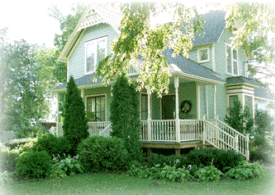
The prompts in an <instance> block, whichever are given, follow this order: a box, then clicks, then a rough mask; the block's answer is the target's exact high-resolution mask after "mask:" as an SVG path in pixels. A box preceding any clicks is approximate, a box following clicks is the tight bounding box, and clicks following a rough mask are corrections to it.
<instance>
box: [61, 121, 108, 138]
mask: <svg viewBox="0 0 275 195" xmlns="http://www.w3.org/2000/svg"><path fill="white" fill-rule="evenodd" d="M87 125H88V127H89V129H88V131H89V134H90V136H95V135H102V136H105V137H109V136H110V131H111V130H112V128H111V122H110V121H100V122H88V123H87ZM62 126H63V123H57V136H58V137H59V136H63V129H62Z"/></svg>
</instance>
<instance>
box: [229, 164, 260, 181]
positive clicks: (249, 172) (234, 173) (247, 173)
mask: <svg viewBox="0 0 275 195" xmlns="http://www.w3.org/2000/svg"><path fill="white" fill-rule="evenodd" d="M263 172H264V167H263V166H262V165H260V164H258V163H248V162H247V161H244V162H242V163H240V164H239V165H238V166H236V167H234V168H231V169H230V170H229V171H228V172H226V173H225V177H226V178H235V179H249V178H254V177H259V176H261V175H262V174H263Z"/></svg>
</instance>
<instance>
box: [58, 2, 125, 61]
mask: <svg viewBox="0 0 275 195" xmlns="http://www.w3.org/2000/svg"><path fill="white" fill-rule="evenodd" d="M121 17H122V15H121V14H120V13H117V12H116V11H113V10H109V9H106V8H102V7H100V6H97V5H95V4H93V5H91V6H89V8H87V10H86V11H85V13H84V14H83V16H82V17H81V19H80V20H79V22H78V24H77V26H76V27H75V29H74V31H73V33H72V34H71V36H70V38H69V40H68V41H67V43H66V45H65V47H64V48H63V50H62V52H61V54H60V56H59V58H58V60H59V61H62V62H67V58H68V55H69V54H70V52H71V50H72V48H73V47H74V45H75V43H76V42H77V40H78V39H79V37H80V36H81V33H82V32H83V31H85V29H86V28H88V27H91V26H95V25H98V24H101V23H105V24H109V25H110V26H112V27H113V29H114V30H115V31H116V32H118V33H119V25H120V20H121Z"/></svg>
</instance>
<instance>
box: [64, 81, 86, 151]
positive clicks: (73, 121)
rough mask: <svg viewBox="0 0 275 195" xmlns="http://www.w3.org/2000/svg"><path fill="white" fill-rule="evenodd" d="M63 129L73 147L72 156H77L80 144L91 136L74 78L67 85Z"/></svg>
mask: <svg viewBox="0 0 275 195" xmlns="http://www.w3.org/2000/svg"><path fill="white" fill-rule="evenodd" d="M62 128H63V132H64V137H66V138H67V139H68V140H69V142H70V143H71V145H72V154H76V149H77V146H78V144H79V143H80V142H81V141H82V140H83V139H85V138H87V137H88V136H89V132H88V126H87V119H86V116H85V106H84V103H83V100H82V98H81V96H80V93H79V90H78V88H77V85H76V84H75V82H74V79H73V77H72V76H71V77H70V80H69V82H68V85H67V94H66V100H65V106H64V122H63V127H62Z"/></svg>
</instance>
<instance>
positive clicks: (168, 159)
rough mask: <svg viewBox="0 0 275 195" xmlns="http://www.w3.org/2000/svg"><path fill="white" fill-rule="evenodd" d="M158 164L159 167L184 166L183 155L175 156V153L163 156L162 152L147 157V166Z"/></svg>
mask: <svg viewBox="0 0 275 195" xmlns="http://www.w3.org/2000/svg"><path fill="white" fill-rule="evenodd" d="M157 164H159V165H160V167H164V166H165V165H169V166H176V168H182V167H184V166H186V160H185V157H184V156H180V157H176V156H175V155H170V156H165V155H162V154H152V156H151V157H149V158H147V164H146V165H147V167H154V166H155V165H157Z"/></svg>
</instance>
